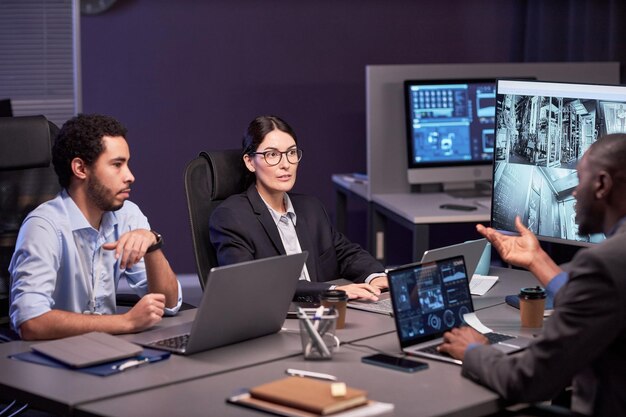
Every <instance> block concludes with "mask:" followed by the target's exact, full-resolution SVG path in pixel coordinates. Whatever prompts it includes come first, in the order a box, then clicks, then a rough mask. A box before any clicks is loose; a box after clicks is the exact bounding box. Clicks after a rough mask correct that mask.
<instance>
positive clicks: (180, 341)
mask: <svg viewBox="0 0 626 417" xmlns="http://www.w3.org/2000/svg"><path fill="white" fill-rule="evenodd" d="M188 341H189V333H187V334H181V335H179V336H174V337H168V338H167V339H161V340H157V341H156V342H153V343H151V344H152V345H154V346H157V347H159V346H160V347H166V348H169V349H175V350H184V349H185V348H186V347H187V342H188Z"/></svg>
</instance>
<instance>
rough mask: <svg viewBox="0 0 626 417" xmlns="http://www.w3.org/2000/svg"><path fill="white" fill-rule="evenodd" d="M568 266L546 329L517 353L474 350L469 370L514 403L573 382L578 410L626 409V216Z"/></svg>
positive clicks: (542, 397) (617, 411)
mask: <svg viewBox="0 0 626 417" xmlns="http://www.w3.org/2000/svg"><path fill="white" fill-rule="evenodd" d="M566 270H567V272H569V280H568V282H567V283H566V284H565V285H564V286H563V287H562V288H561V290H560V291H559V292H558V293H557V295H556V299H555V309H554V313H553V314H552V316H551V317H550V318H549V319H547V320H546V322H545V323H544V330H543V333H542V335H541V336H540V337H539V338H537V339H536V341H535V342H534V343H532V344H531V345H530V347H529V348H528V349H527V350H525V351H523V352H521V353H519V354H516V355H511V356H504V355H502V354H500V353H498V352H497V351H496V350H495V349H492V348H490V347H488V346H479V347H476V348H474V349H470V350H469V351H468V352H467V353H466V355H465V360H464V361H463V371H462V372H463V375H464V376H466V377H468V378H471V379H473V380H475V381H477V382H478V383H481V384H483V385H485V386H487V387H489V388H491V389H493V390H494V391H496V392H497V393H498V394H500V395H501V396H502V397H503V398H505V399H506V400H510V401H513V402H536V401H541V400H546V399H550V398H552V397H553V396H554V395H555V394H557V393H558V392H559V391H560V390H562V389H563V388H565V387H567V386H568V385H569V384H570V383H573V397H572V410H573V411H577V412H579V413H582V414H588V415H594V416H609V415H610V416H618V415H619V416H626V223H625V224H622V225H621V227H620V228H619V229H618V230H617V232H616V233H615V234H614V235H613V236H611V237H610V238H609V239H607V240H606V241H604V242H602V243H600V244H598V245H597V246H594V247H591V248H587V249H582V250H580V251H578V253H577V254H576V255H575V256H574V258H573V259H572V261H571V262H570V263H569V264H568V265H567V266H566Z"/></svg>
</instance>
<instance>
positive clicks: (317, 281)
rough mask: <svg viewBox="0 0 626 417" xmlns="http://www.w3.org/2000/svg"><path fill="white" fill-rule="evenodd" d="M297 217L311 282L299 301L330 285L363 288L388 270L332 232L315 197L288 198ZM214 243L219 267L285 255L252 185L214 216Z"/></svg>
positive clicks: (304, 285) (301, 290) (300, 290)
mask: <svg viewBox="0 0 626 417" xmlns="http://www.w3.org/2000/svg"><path fill="white" fill-rule="evenodd" d="M289 198H290V199H291V203H292V204H293V208H294V211H295V212H296V215H297V216H298V221H297V223H296V233H297V234H298V241H299V242H300V246H301V248H302V250H303V251H308V252H309V257H308V258H307V261H306V265H307V270H308V271H309V276H310V278H311V282H304V281H303V282H300V283H299V284H298V289H297V294H298V295H299V296H301V295H304V296H307V295H313V294H316V293H318V292H320V291H323V290H325V289H328V288H329V287H330V284H326V283H325V282H326V281H330V280H335V279H339V278H345V279H348V280H350V281H353V282H363V281H365V279H366V278H367V277H368V276H369V275H370V274H373V273H375V272H383V271H384V267H383V266H382V265H381V264H380V263H379V262H378V261H376V260H375V259H374V258H373V257H372V256H371V255H370V254H369V253H368V252H366V251H365V250H363V249H362V248H361V247H360V246H359V245H357V244H355V243H352V242H350V241H349V240H348V239H347V238H346V237H345V236H344V235H343V234H341V233H339V232H337V231H336V230H335V229H334V227H333V226H332V224H331V222H330V219H329V218H328V214H327V213H326V210H325V209H324V207H323V206H322V203H321V202H320V201H319V200H318V199H317V198H315V197H312V196H307V195H302V194H292V193H289ZM209 225H210V236H211V243H212V244H213V246H214V247H215V250H216V252H217V260H218V263H219V264H220V265H229V264H233V263H237V262H243V261H249V260H252V259H261V258H267V257H270V256H277V255H284V254H285V253H286V252H285V248H284V246H283V243H282V241H281V239H280V234H279V232H278V228H277V227H276V224H275V223H274V219H273V218H272V216H271V214H270V212H269V210H268V209H267V207H266V205H265V203H264V202H263V200H262V199H261V197H260V196H259V193H258V191H257V190H256V187H255V186H254V185H252V186H250V188H248V190H247V191H246V192H245V193H242V194H237V195H234V196H231V197H229V198H228V199H226V200H225V201H224V202H223V203H222V204H220V205H219V206H218V207H217V208H216V209H215V210H214V211H213V214H212V215H211V219H210V222H209Z"/></svg>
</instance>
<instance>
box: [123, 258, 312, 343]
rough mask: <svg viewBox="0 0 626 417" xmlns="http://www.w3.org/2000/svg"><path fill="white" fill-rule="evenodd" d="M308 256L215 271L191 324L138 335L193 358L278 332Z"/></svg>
mask: <svg viewBox="0 0 626 417" xmlns="http://www.w3.org/2000/svg"><path fill="white" fill-rule="evenodd" d="M307 255H308V252H306V251H304V252H302V253H296V254H293V255H282V256H275V257H271V258H264V259H258V260H254V261H247V262H242V263H238V264H233V265H228V266H221V267H216V268H212V269H211V271H210V272H209V275H208V277H207V280H206V285H205V287H204V293H203V295H202V300H201V301H200V306H199V307H198V311H197V312H196V317H195V319H194V321H193V322H192V323H186V324H183V325H178V326H172V327H167V328H163V329H158V330H153V331H149V332H144V333H141V334H138V335H135V337H134V338H133V341H134V342H135V343H138V344H140V345H143V346H147V347H150V348H154V349H163V350H168V351H170V352H174V353H178V354H183V355H189V354H192V353H196V352H201V351H204V350H208V349H212V348H216V347H220V346H225V345H229V344H232V343H236V342H241V341H243V340H247V339H252V338H255V337H259V336H265V335H267V334H271V333H275V332H277V331H279V330H280V328H281V326H282V325H283V322H284V321H285V317H286V315H287V310H288V308H289V304H290V302H291V299H292V298H293V296H294V294H295V292H296V285H297V283H298V279H299V277H300V273H301V272H302V268H303V267H304V262H305V261H306V258H307Z"/></svg>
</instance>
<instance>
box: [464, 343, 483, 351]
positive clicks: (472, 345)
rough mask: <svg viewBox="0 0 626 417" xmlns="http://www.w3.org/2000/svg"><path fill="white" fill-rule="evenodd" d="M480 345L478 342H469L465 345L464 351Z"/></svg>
mask: <svg viewBox="0 0 626 417" xmlns="http://www.w3.org/2000/svg"><path fill="white" fill-rule="evenodd" d="M477 346H480V343H470V344H469V345H467V347H466V348H465V353H467V352H469V351H470V350H472V349H474V348H475V347H477Z"/></svg>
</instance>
